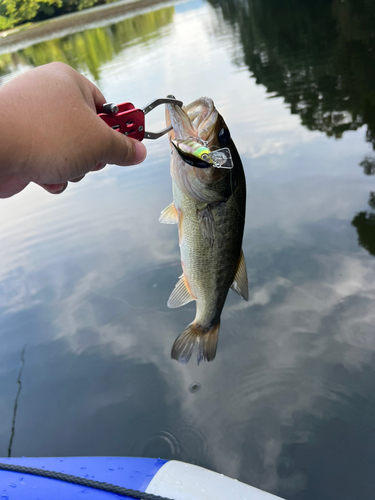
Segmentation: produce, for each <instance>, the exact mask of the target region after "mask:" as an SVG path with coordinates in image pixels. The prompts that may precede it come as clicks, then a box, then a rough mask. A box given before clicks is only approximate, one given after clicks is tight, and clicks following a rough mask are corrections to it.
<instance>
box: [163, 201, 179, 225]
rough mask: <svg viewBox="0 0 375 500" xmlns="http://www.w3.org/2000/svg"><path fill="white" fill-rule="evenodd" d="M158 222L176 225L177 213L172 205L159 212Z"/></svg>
mask: <svg viewBox="0 0 375 500" xmlns="http://www.w3.org/2000/svg"><path fill="white" fill-rule="evenodd" d="M159 222H161V223H162V224H177V222H178V213H177V210H176V207H175V206H174V204H173V203H171V204H170V205H168V206H167V208H165V209H164V210H163V211H162V212H161V214H160V217H159Z"/></svg>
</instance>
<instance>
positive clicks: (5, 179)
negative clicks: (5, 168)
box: [0, 175, 29, 198]
mask: <svg viewBox="0 0 375 500" xmlns="http://www.w3.org/2000/svg"><path fill="white" fill-rule="evenodd" d="M28 184H29V181H27V180H24V179H22V178H20V176H17V175H9V176H2V177H0V198H9V197H10V196H13V195H14V194H17V193H20V192H21V191H22V190H23V189H25V187H26V186H27V185H28Z"/></svg>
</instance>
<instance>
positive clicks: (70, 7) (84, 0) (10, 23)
mask: <svg viewBox="0 0 375 500" xmlns="http://www.w3.org/2000/svg"><path fill="white" fill-rule="evenodd" d="M112 1H113V0H0V31H2V30H6V29H9V28H13V27H14V26H17V25H19V24H22V23H25V22H27V21H39V20H41V19H47V18H49V17H54V16H56V15H60V14H66V13H69V12H75V11H78V10H83V9H87V8H88V7H92V6H94V5H97V4H103V3H110V2H112Z"/></svg>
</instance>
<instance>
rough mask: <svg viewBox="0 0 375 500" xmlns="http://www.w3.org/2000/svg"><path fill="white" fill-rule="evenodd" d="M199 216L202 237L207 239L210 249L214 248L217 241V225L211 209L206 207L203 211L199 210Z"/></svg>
mask: <svg viewBox="0 0 375 500" xmlns="http://www.w3.org/2000/svg"><path fill="white" fill-rule="evenodd" d="M197 216H198V222H199V228H200V230H201V233H202V236H203V237H204V238H205V239H206V241H207V243H208V244H209V245H210V247H213V245H214V241H215V223H214V217H213V215H212V211H211V209H210V208H209V207H206V208H204V209H203V210H197Z"/></svg>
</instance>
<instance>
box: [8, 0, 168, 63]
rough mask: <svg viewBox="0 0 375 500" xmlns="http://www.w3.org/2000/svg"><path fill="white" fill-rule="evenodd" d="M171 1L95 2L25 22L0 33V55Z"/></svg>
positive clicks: (125, 0)
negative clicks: (61, 13) (89, 6)
mask: <svg viewBox="0 0 375 500" xmlns="http://www.w3.org/2000/svg"><path fill="white" fill-rule="evenodd" d="M168 3H170V4H172V2H171V0H157V1H156V2H155V0H120V1H118V2H113V3H110V4H104V5H98V6H96V7H91V8H90V9H85V10H83V11H80V12H73V13H71V14H65V15H63V16H58V17H56V18H52V19H48V20H46V21H41V22H39V23H28V25H27V26H24V25H23V26H20V27H19V29H17V28H13V29H11V30H9V31H6V32H2V33H7V34H6V35H3V36H1V33H0V55H2V54H6V53H8V52H15V51H17V50H21V49H24V48H26V47H29V46H30V45H34V44H35V43H39V42H42V41H45V40H49V39H51V38H60V37H62V36H65V35H68V34H72V33H75V32H78V31H82V30H85V29H90V28H91V27H92V28H94V27H98V26H105V25H107V24H110V23H111V22H118V21H120V20H122V19H123V18H126V17H129V15H131V14H133V13H138V11H140V12H142V11H147V10H155V9H157V8H158V6H159V5H160V6H162V5H165V4H168Z"/></svg>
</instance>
